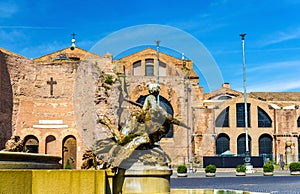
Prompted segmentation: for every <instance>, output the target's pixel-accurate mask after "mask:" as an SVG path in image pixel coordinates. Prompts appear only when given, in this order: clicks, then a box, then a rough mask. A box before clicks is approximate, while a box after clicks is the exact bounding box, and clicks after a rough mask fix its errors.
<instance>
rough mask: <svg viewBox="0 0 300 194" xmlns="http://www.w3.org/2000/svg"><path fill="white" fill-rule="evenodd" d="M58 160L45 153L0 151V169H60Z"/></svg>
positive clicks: (56, 157)
mask: <svg viewBox="0 0 300 194" xmlns="http://www.w3.org/2000/svg"><path fill="white" fill-rule="evenodd" d="M60 160H61V157H59V156H51V155H46V154H33V153H25V152H7V151H0V169H60V168H61V167H62V166H61V164H60V163H59V161H60Z"/></svg>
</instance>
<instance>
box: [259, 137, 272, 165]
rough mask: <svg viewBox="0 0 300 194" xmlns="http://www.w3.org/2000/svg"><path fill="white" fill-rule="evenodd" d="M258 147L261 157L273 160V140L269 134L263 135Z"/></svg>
mask: <svg viewBox="0 0 300 194" xmlns="http://www.w3.org/2000/svg"><path fill="white" fill-rule="evenodd" d="M258 146H259V156H263V157H264V158H265V159H266V158H269V159H270V160H273V140H272V137H271V136H270V135H269V134H263V135H261V136H260V137H259V142H258Z"/></svg>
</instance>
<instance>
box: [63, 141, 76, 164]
mask: <svg viewBox="0 0 300 194" xmlns="http://www.w3.org/2000/svg"><path fill="white" fill-rule="evenodd" d="M62 148H63V149H62V152H63V153H62V158H63V159H62V161H63V167H65V166H66V164H67V163H69V164H70V166H71V169H76V164H77V143H76V138H75V137H74V136H72V135H69V136H67V137H65V138H64V139H63V147H62ZM67 161H69V162H67Z"/></svg>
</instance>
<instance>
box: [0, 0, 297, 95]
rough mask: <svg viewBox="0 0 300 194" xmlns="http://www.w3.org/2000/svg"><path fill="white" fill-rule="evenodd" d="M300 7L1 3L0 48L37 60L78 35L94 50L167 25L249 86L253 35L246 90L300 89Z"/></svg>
mask: <svg viewBox="0 0 300 194" xmlns="http://www.w3.org/2000/svg"><path fill="white" fill-rule="evenodd" d="M299 12H300V1H298V0H280V1H274V0H263V1H262V0H249V1H240V0H186V1H178V0H173V1H163V0H152V1H146V0H128V1H121V0H118V1H114V0H112V1H99V0H85V1H82V0H81V1H79V0H73V1H60V0H51V1H48V0H40V1H34V0H23V1H20V0H0V47H2V48H5V49H7V50H10V51H12V52H15V53H17V54H20V55H23V56H25V57H28V58H36V57H39V56H42V55H45V54H48V53H51V52H54V51H57V50H60V49H62V48H65V47H68V46H70V44H71V42H70V41H71V33H72V32H75V33H76V34H77V36H76V40H77V42H76V45H77V46H78V47H81V48H83V49H86V50H90V49H91V48H92V47H93V46H94V45H95V44H96V43H97V42H98V41H100V40H101V39H103V38H105V37H106V36H108V35H110V34H111V33H114V32H116V31H118V30H121V29H123V28H127V27H130V26H135V25H143V24H160V25H167V26H171V27H174V28H178V29H180V30H183V31H184V32H187V33H189V34H191V35H192V36H194V37H195V38H196V39H198V40H199V41H200V42H201V43H202V44H203V45H204V46H205V47H206V48H207V50H208V51H209V52H210V54H211V55H212V56H213V58H214V60H215V62H216V64H217V65H218V67H219V69H220V71H221V73H222V76H223V80H224V82H229V83H231V87H232V88H233V89H235V90H239V91H242V87H243V77H242V76H243V71H242V55H241V38H240V36H239V34H240V33H247V36H246V38H245V52H246V66H247V91H248V92H251V91H257V92H258V91H273V92H280V91H300V76H299V75H300V17H299ZM161 41H162V42H161V45H162V46H163V43H164V42H163V41H164V40H161ZM182 44H184V43H182ZM183 52H184V51H183ZM191 59H192V58H191ZM192 60H193V59H192ZM200 65H205V64H200ZM200 82H201V83H200V85H202V86H204V87H206V84H205V80H200ZM205 90H206V91H208V89H207V88H205Z"/></svg>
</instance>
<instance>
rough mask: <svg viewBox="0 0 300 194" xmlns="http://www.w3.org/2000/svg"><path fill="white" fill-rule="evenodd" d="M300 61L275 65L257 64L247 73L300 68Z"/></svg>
mask: <svg viewBox="0 0 300 194" xmlns="http://www.w3.org/2000/svg"><path fill="white" fill-rule="evenodd" d="M299 66H300V60H298V61H281V62H274V63H266V64H256V65H255V67H250V68H247V73H253V72H257V71H260V72H261V71H262V70H268V71H270V70H273V69H283V68H291V67H295V68H297V69H298V68H299Z"/></svg>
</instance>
